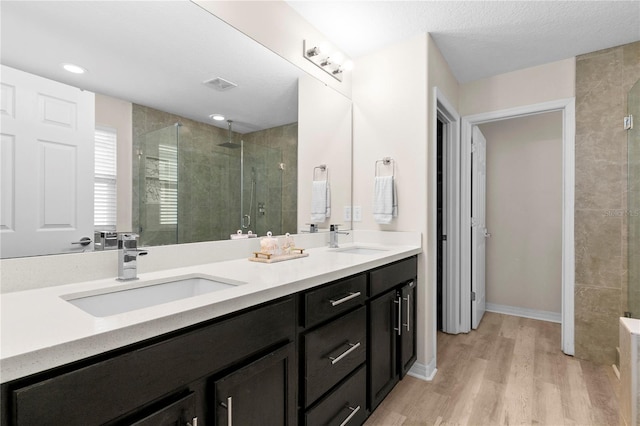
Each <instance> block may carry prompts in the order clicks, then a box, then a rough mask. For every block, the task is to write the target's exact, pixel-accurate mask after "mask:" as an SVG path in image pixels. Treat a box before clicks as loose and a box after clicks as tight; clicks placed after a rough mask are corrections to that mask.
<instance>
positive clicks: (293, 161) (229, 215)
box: [133, 104, 298, 245]
mask: <svg viewBox="0 0 640 426" xmlns="http://www.w3.org/2000/svg"><path fill="white" fill-rule="evenodd" d="M176 122H180V123H181V124H182V126H181V127H180V130H179V138H180V142H179V152H178V185H179V191H178V192H179V194H178V205H179V210H178V221H179V225H180V226H179V227H178V230H177V234H176V230H175V228H170V227H158V226H157V225H155V228H156V229H154V230H153V232H145V231H144V230H143V232H142V233H141V235H142V236H141V244H142V245H162V244H175V242H176V238H177V241H178V242H180V243H186V242H197V241H211V240H223V239H228V238H229V235H230V234H231V233H235V231H236V230H237V229H238V228H239V227H240V152H241V150H240V149H239V148H238V149H232V148H226V147H222V146H219V145H220V144H221V143H224V142H226V141H227V138H228V130H227V129H222V128H219V127H216V126H212V125H210V124H206V123H201V122H197V121H193V120H189V119H186V118H184V117H180V116H177V115H173V114H170V113H166V112H163V111H158V110H155V109H153V108H149V107H145V106H141V105H136V104H134V105H133V152H134V157H133V158H134V161H133V228H134V230H137V229H139V228H138V227H139V225H140V224H141V222H144V218H150V219H153V218H154V217H156V216H158V212H154V211H153V209H154V206H153V205H151V206H148V205H145V204H144V203H142V204H140V191H141V188H142V185H141V182H140V179H141V174H140V170H139V164H140V163H139V161H138V154H137V153H138V149H139V148H140V146H141V143H142V141H143V140H144V135H147V134H149V133H150V132H154V131H157V130H159V129H163V128H166V127H168V126H173V124H175V123H176ZM162 133H163V134H164V133H166V132H162ZM165 136H166V135H165ZM232 137H233V140H234V142H236V143H238V144H240V139H243V140H244V143H245V199H244V201H245V204H246V205H245V209H248V208H249V206H248V200H249V197H250V192H249V191H250V185H248V183H249V182H250V179H251V168H252V167H254V168H256V170H257V171H258V173H257V180H258V181H259V185H256V190H260V189H261V188H263V187H265V186H266V185H263V184H265V183H268V185H269V186H268V188H269V189H270V190H269V191H267V192H263V193H262V194H256V195H255V197H256V198H255V199H254V213H251V215H252V217H253V218H255V216H256V213H255V211H256V210H257V201H263V202H264V203H265V205H266V206H267V208H269V209H270V210H268V212H269V213H270V214H269V219H270V220H272V222H273V223H269V224H268V225H269V229H271V230H273V232H274V234H279V233H281V232H295V229H296V222H295V221H296V216H297V215H296V214H295V209H296V208H297V190H296V185H297V140H298V132H297V123H293V124H289V125H285V126H280V127H276V128H273V129H266V130H263V131H259V132H254V133H251V134H246V135H240V134H236V133H233V136H232ZM265 152H269V153H271V155H270V156H271V157H273V158H271V159H269V161H270V163H269V164H272V165H273V167H272V168H271V169H270V170H269V171H270V172H271V175H270V177H267V176H266V172H267V170H266V166H265V164H266V163H267V158H266V157H268V156H269V155H268V154H265ZM285 161H286V163H285V164H286V165H287V167H288V169H287V173H281V172H280V170H279V169H278V165H279V164H280V163H281V162H285ZM284 188H286V189H287V190H286V197H285V196H284V195H285V191H284V190H283V189H284ZM292 191H293V192H294V194H295V195H293V196H292V195H291V192H292ZM258 195H261V196H262V197H261V198H262V199H261V200H258ZM292 210H293V211H294V214H293V215H291V214H290V212H291V211H292ZM283 212H284V214H283ZM141 217H142V218H143V219H142V220H140V218H141ZM291 218H293V223H290V222H287V221H290V219H291ZM148 223H150V224H151V223H154V222H153V221H152V220H149V221H148ZM155 223H156V224H157V223H158V221H157V220H156V221H155ZM147 227H148V228H149V225H148V226H147ZM282 229H285V231H282ZM289 229H291V230H292V231H289ZM148 230H150V229H148ZM254 232H255V229H254ZM264 232H266V231H264ZM264 232H263V233H262V234H264Z"/></svg>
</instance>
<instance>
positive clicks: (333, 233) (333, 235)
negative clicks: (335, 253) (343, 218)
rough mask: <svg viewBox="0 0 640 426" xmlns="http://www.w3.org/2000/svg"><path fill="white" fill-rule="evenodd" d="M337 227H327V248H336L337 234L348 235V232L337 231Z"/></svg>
mask: <svg viewBox="0 0 640 426" xmlns="http://www.w3.org/2000/svg"><path fill="white" fill-rule="evenodd" d="M338 226H339V225H330V226H329V248H338V247H339V246H338V234H342V235H349V233H348V232H344V231H338Z"/></svg>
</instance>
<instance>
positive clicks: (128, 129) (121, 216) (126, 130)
mask: <svg viewBox="0 0 640 426" xmlns="http://www.w3.org/2000/svg"><path fill="white" fill-rule="evenodd" d="M96 125H98V126H106V127H110V128H112V129H115V130H116V132H117V137H118V146H117V150H118V160H117V161H118V170H117V173H118V175H117V176H118V181H117V197H118V198H117V206H118V213H117V222H118V223H117V225H116V229H117V230H118V232H129V231H132V220H131V215H132V209H131V200H132V199H133V198H132V188H131V186H132V182H133V180H132V176H131V173H132V170H133V169H132V164H131V162H132V156H133V151H132V150H133V148H132V147H133V142H132V137H133V117H132V115H131V102H127V101H123V100H120V99H116V98H112V97H109V96H105V95H101V94H99V93H96Z"/></svg>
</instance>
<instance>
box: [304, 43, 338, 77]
mask: <svg viewBox="0 0 640 426" xmlns="http://www.w3.org/2000/svg"><path fill="white" fill-rule="evenodd" d="M310 46H312V47H310ZM328 50H329V49H327V48H323V47H318V46H317V45H313V44H310V43H307V41H306V40H303V43H302V52H303V56H304V57H305V58H306V59H307V60H309V61H310V62H312V63H313V64H314V65H315V66H317V67H318V68H320V69H321V70H323V71H324V72H326V73H327V74H329V75H330V76H332V77H333V78H335V79H336V80H338V81H342V77H343V74H344V70H345V67H344V66H342V65H341V62H342V59H341V58H343V57H344V56H343V55H342V54H341V53H340V52H334V53H332V55H333V56H331V57H330V55H328V54H327V51H328Z"/></svg>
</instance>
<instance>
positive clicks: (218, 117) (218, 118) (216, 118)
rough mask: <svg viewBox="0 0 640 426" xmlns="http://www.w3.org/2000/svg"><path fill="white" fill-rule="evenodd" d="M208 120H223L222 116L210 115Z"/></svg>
mask: <svg viewBox="0 0 640 426" xmlns="http://www.w3.org/2000/svg"><path fill="white" fill-rule="evenodd" d="M209 118H212V119H213V120H216V121H222V120H224V115H222V114H211V115H210V116H209Z"/></svg>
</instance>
